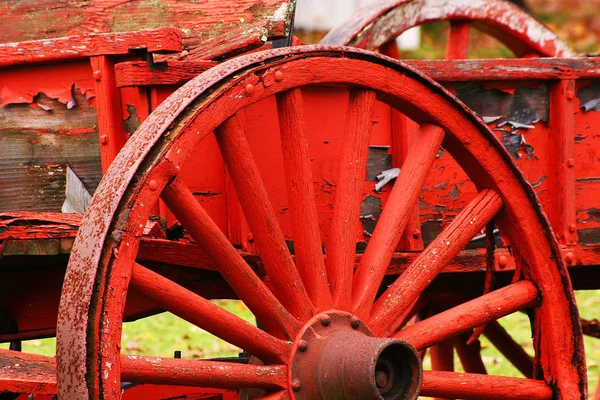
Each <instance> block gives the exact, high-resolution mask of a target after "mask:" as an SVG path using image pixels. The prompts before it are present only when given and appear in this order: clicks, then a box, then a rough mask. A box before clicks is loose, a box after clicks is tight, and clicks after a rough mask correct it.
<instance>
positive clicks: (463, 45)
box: [446, 21, 471, 60]
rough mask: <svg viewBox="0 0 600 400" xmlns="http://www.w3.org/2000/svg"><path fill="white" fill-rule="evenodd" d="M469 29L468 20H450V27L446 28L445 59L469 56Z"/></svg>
mask: <svg viewBox="0 0 600 400" xmlns="http://www.w3.org/2000/svg"><path fill="white" fill-rule="evenodd" d="M470 30H471V23H470V22H464V21H450V29H449V30H448V40H447V42H446V58H447V59H449V60H457V59H465V58H467V57H468V56H469V31H470Z"/></svg>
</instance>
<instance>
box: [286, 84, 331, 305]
mask: <svg viewBox="0 0 600 400" xmlns="http://www.w3.org/2000/svg"><path fill="white" fill-rule="evenodd" d="M277 111H278V113H279V129H280V131H281V148H282V156H283V164H284V168H285V174H286V188H287V193H288V201H289V204H290V213H291V218H292V229H293V234H294V236H293V239H294V255H295V262H296V268H297V269H298V273H299V274H300V277H301V278H302V282H303V283H304V286H305V287H306V291H307V293H308V295H309V297H310V299H311V300H312V302H313V304H314V305H315V307H317V309H319V310H327V309H329V308H330V307H331V305H332V297H331V292H330V291H329V285H328V282H327V275H326V271H325V261H324V259H323V247H322V241H321V235H320V232H319V219H318V217H317V204H316V199H315V193H314V188H313V177H312V171H311V163H310V156H309V152H308V143H307V141H306V134H305V128H304V123H305V122H304V106H303V103H302V91H301V90H300V89H294V90H291V91H288V92H285V93H282V94H279V95H277Z"/></svg>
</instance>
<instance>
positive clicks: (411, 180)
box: [352, 124, 444, 316]
mask: <svg viewBox="0 0 600 400" xmlns="http://www.w3.org/2000/svg"><path fill="white" fill-rule="evenodd" d="M443 139H444V130H443V129H442V128H440V127H438V126H435V125H427V124H424V125H421V127H420V129H419V132H418V133H417V137H416V138H415V141H414V143H415V144H417V145H415V146H413V147H412V148H411V150H410V151H409V153H408V155H407V158H406V160H405V161H404V163H403V165H402V168H401V169H400V175H399V176H398V178H397V179H396V183H395V184H394V187H393V188H392V191H391V194H390V197H389V199H388V200H387V203H386V205H385V208H384V210H383V212H382V214H381V217H380V219H379V222H378V223H377V226H376V227H375V231H374V232H373V237H372V238H371V240H370V242H369V245H368V246H367V250H366V251H365V254H364V256H363V257H362V259H361V261H360V264H359V266H358V269H357V270H356V273H355V276H354V281H353V290H352V295H353V302H354V311H355V313H356V314H358V315H361V316H362V315H368V313H369V311H370V307H371V305H372V304H373V300H374V299H375V296H376V295H377V291H378V290H379V286H380V284H381V281H382V280H383V277H384V276H385V273H386V271H387V268H388V265H389V264H390V261H391V260H392V257H393V255H394V250H395V249H396V247H397V246H398V243H399V242H400V238H401V237H402V233H403V231H404V229H405V227H406V225H407V224H408V222H409V221H410V219H411V218H412V215H413V214H412V211H413V210H414V205H415V204H416V202H417V200H418V198H419V193H420V191H421V188H422V187H423V185H424V184H425V179H426V178H427V175H428V174H429V171H431V167H432V165H433V162H434V160H435V156H436V154H437V153H438V151H439V148H440V146H441V144H442V140H443ZM411 301H414V299H412V300H411Z"/></svg>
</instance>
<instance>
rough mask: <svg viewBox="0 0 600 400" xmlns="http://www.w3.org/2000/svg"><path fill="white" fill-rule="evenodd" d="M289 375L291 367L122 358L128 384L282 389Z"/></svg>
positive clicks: (122, 371) (124, 374) (152, 358)
mask: <svg viewBox="0 0 600 400" xmlns="http://www.w3.org/2000/svg"><path fill="white" fill-rule="evenodd" d="M287 374H288V371H287V367H286V366H283V365H276V366H263V365H247V364H241V363H232V362H218V361H204V360H202V361H199V360H183V359H169V358H158V357H145V356H144V357H140V356H128V355H122V356H121V379H122V380H123V381H125V382H136V383H154V384H162V385H189V386H205V387H211V388H225V389H240V388H261V389H281V388H283V387H285V386H286V384H287Z"/></svg>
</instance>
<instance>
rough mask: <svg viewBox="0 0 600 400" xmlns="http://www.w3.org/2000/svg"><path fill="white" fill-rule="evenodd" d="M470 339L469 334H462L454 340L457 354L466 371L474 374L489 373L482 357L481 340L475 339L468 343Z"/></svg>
mask: <svg viewBox="0 0 600 400" xmlns="http://www.w3.org/2000/svg"><path fill="white" fill-rule="evenodd" d="M468 340H469V335H468V334H463V335H460V336H459V337H458V338H456V340H455V342H454V347H455V348H456V354H458V358H459V359H460V363H461V365H462V367H463V369H464V370H465V372H469V373H473V374H487V370H486V369H485V364H484V363H483V360H482V359H481V342H480V341H479V340H475V341H474V342H472V343H471V344H467V341H468Z"/></svg>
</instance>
